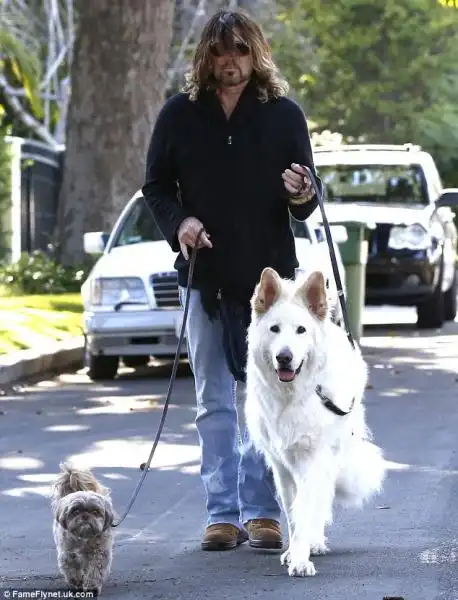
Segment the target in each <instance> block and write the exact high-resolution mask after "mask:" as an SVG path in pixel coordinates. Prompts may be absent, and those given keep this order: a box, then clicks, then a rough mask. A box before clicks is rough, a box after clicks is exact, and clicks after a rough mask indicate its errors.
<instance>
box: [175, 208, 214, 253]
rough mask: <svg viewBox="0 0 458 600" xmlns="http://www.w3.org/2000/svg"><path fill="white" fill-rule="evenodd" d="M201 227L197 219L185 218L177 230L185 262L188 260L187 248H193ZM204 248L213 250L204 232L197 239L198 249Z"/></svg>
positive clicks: (207, 235) (208, 236) (208, 237)
mask: <svg viewBox="0 0 458 600" xmlns="http://www.w3.org/2000/svg"><path fill="white" fill-rule="evenodd" d="M202 227H203V225H202V223H201V222H200V221H199V219H196V218H195V217H187V218H186V219H185V220H184V221H183V222H182V223H181V225H180V227H179V228H178V234H177V235H178V242H179V244H180V248H181V252H182V254H183V256H184V258H185V260H188V259H189V253H188V246H189V247H190V248H194V246H195V245H196V239H197V234H198V233H199V231H200V230H201V228H202ZM203 246H206V247H207V248H213V246H212V243H211V242H210V235H209V234H208V233H207V232H206V231H204V232H202V235H201V236H200V239H199V244H198V248H202V247H203Z"/></svg>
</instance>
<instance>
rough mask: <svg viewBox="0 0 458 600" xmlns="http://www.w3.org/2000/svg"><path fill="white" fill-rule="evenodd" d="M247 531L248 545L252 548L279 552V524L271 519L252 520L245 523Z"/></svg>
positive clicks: (280, 535)
mask: <svg viewBox="0 0 458 600" xmlns="http://www.w3.org/2000/svg"><path fill="white" fill-rule="evenodd" d="M245 527H246V530H247V531H248V539H249V541H248V543H249V545H250V546H251V547H252V548H265V549H266V550H281V548H282V546H283V539H282V534H281V529H280V523H278V521H274V520H273V519H252V520H251V521H248V523H245Z"/></svg>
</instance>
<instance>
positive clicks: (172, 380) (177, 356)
mask: <svg viewBox="0 0 458 600" xmlns="http://www.w3.org/2000/svg"><path fill="white" fill-rule="evenodd" d="M204 231H205V228H204V227H202V228H201V229H200V230H199V233H198V234H197V237H196V242H195V244H194V248H193V249H192V254H191V261H190V264H189V272H188V283H187V288H186V301H185V306H184V312H183V320H182V322H181V331H180V337H179V339H178V345H177V350H176V352H175V359H174V361H173V367H172V374H171V376H170V381H169V388H168V390H167V395H166V397H165V402H164V408H163V409H162V416H161V421H160V423H159V427H158V429H157V432H156V437H155V438H154V443H153V446H152V448H151V452H150V455H149V457H148V460H147V461H146V463H142V464H141V465H140V469H141V470H142V471H143V473H142V475H141V477H140V479H139V481H138V484H137V487H136V488H135V490H134V492H133V494H132V496H131V498H130V500H129V502H128V504H127V507H126V509H125V510H124V513H123V514H122V516H121V517H120V518H119V519H118V520H117V521H114V522H113V523H112V524H111V526H112V527H118V526H119V525H120V524H121V523H122V522H123V521H124V519H125V518H126V517H127V515H128V514H129V512H130V509H131V508H132V506H133V504H134V502H135V500H136V499H137V496H138V493H139V492H140V488H141V487H142V485H143V482H144V481H145V477H146V475H147V474H148V470H149V467H150V464H151V461H152V460H153V456H154V453H155V452H156V447H157V445H158V442H159V438H160V437H161V433H162V429H163V427H164V423H165V417H166V416H167V411H168V408H169V403H170V397H171V395H172V389H173V384H174V383H175V378H176V374H177V369H178V362H179V360H180V350H181V344H182V343H183V336H184V332H185V329H186V321H187V319H188V310H189V300H190V297H191V283H192V277H193V274H194V265H195V263H196V257H197V250H198V243H199V240H200V237H201V235H202V233H203V232H204Z"/></svg>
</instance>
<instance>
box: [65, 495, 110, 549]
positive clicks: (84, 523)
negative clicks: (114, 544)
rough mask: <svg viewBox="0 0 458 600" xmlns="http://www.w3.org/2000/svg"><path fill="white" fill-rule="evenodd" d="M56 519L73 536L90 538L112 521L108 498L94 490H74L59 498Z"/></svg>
mask: <svg viewBox="0 0 458 600" xmlns="http://www.w3.org/2000/svg"><path fill="white" fill-rule="evenodd" d="M56 519H57V521H58V522H59V523H60V525H61V526H62V527H63V528H64V529H66V530H67V531H68V532H69V533H71V534H72V535H74V536H75V537H79V538H82V539H90V538H92V537H94V536H96V535H99V534H101V533H102V531H103V530H104V529H106V528H107V527H109V526H110V525H111V523H112V521H113V511H112V508H111V504H110V502H109V500H108V499H107V498H106V497H105V496H102V495H101V494H97V493H96V492H74V493H72V494H69V495H68V496H64V497H63V498H61V499H60V501H59V504H58V507H57V511H56Z"/></svg>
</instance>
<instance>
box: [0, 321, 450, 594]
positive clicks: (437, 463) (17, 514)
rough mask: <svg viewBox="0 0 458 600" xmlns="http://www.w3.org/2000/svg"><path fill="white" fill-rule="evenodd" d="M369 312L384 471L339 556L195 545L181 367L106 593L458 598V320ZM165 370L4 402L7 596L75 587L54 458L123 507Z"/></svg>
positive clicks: (83, 382) (197, 515) (338, 536)
mask: <svg viewBox="0 0 458 600" xmlns="http://www.w3.org/2000/svg"><path fill="white" fill-rule="evenodd" d="M401 313H402V314H401ZM396 315H397V316H396ZM395 316H396V319H397V324H393V322H394V321H395V319H394V317H395ZM365 320H366V322H373V323H378V325H377V326H372V327H368V328H367V329H366V331H365V337H364V338H363V340H362V345H363V349H364V353H365V356H366V358H367V360H368V362H369V364H370V367H371V375H370V386H371V388H370V389H368V391H367V397H366V404H367V411H368V419H369V423H370V425H371V427H372V429H373V431H374V434H375V438H376V441H377V442H378V443H379V444H380V445H381V446H382V447H383V448H384V449H385V454H386V459H387V461H389V468H390V471H389V476H388V480H387V483H386V486H385V490H384V492H383V494H382V495H381V496H380V497H379V498H377V499H376V501H374V502H373V503H372V504H370V505H369V506H367V507H366V508H365V509H363V510H362V511H347V512H342V511H338V512H337V513H336V518H335V524H334V525H333V526H332V527H331V529H330V531H329V544H330V546H331V550H332V552H331V553H330V554H329V555H327V556H324V557H318V558H316V559H315V564H316V567H317V571H318V573H317V575H316V577H313V578H305V579H296V578H289V577H288V575H287V572H286V570H285V569H284V568H283V567H282V566H281V565H280V562H279V554H277V553H268V552H261V551H256V550H253V549H250V548H249V547H248V546H247V545H246V544H245V545H243V546H241V547H239V548H238V549H237V550H235V551H231V552H224V553H205V552H202V551H201V550H200V547H199V542H200V536H201V533H202V528H203V520H204V511H203V508H204V496H203V490H202V486H201V483H200V478H199V475H198V469H199V448H198V445H197V435H196V430H195V427H194V415H195V410H194V398H193V386H192V380H191V379H190V377H189V372H188V370H187V368H186V365H183V368H182V369H181V370H180V376H179V378H178V380H177V382H176V384H175V388H174V396H173V401H172V405H171V408H170V411H169V415H168V419H167V422H166V426H165V430H164V434H163V438H162V441H161V443H160V444H159V446H158V451H157V454H156V457H155V460H154V469H153V470H152V471H151V472H150V473H149V474H148V476H147V478H146V480H145V483H144V487H143V488H142V490H141V492H140V496H139V497H138V499H137V502H136V503H135V504H134V507H133V509H132V512H131V514H130V515H129V517H128V518H127V519H126V521H124V523H123V525H122V526H121V527H120V528H119V529H117V530H115V531H116V540H115V555H114V562H113V573H112V576H111V578H110V580H109V582H108V584H107V585H106V587H105V588H104V591H103V592H102V594H103V597H110V598H125V599H134V598H148V599H158V600H159V599H160V600H169V599H170V600H172V599H173V600H175V599H176V600H178V599H180V600H181V599H183V600H191V599H192V600H207V599H212V600H213V599H215V600H222V599H251V598H256V599H257V598H259V599H260V600H273V599H277V598H285V599H286V598H287V599H288V600H298V599H301V600H302V599H304V598H310V599H313V600H322V599H323V600H324V599H327V600H346V599H358V600H366V599H367V600H382V599H383V598H386V597H396V598H397V597H402V598H404V599H409V600H435V599H440V600H457V599H458V579H457V565H456V561H457V558H458V535H457V532H456V527H457V524H458V454H457V452H456V449H457V445H458V444H457V440H458V409H457V401H458V396H457V391H458V377H457V360H456V356H457V353H458V324H457V323H453V324H448V325H447V326H446V327H445V328H444V329H443V331H442V332H441V333H439V334H438V333H437V332H427V333H421V334H419V333H418V332H417V331H416V330H415V328H414V327H413V326H412V325H411V323H412V322H413V320H414V319H413V318H412V312H411V311H410V312H409V311H408V310H407V311H401V312H399V311H398V312H397V313H396V314H394V313H391V312H389V311H388V312H383V311H380V310H369V311H367V313H366V319H365ZM169 374H170V365H168V364H163V365H155V366H152V367H149V368H147V369H145V370H143V371H142V372H141V373H137V374H134V373H133V372H132V371H131V370H129V369H124V370H123V371H122V372H121V375H120V377H119V378H118V380H116V381H115V382H113V383H111V384H103V385H96V384H93V383H91V382H90V381H89V380H88V379H87V378H86V376H85V374H84V373H83V372H81V373H69V374H65V375H62V376H60V377H58V378H56V379H53V380H49V381H42V382H39V383H37V384H34V385H29V386H24V387H18V388H16V389H15V390H14V391H12V392H11V393H9V392H8V393H5V394H4V395H3V396H1V397H0V432H1V434H0V585H1V586H3V587H4V588H9V590H10V591H11V592H12V595H11V597H12V598H13V597H15V596H14V590H21V591H23V590H24V589H27V590H44V591H49V590H64V589H65V585H64V584H63V583H62V580H61V578H60V576H59V575H58V572H57V567H56V558H55V550H54V546H53V540H52V531H51V525H52V523H51V514H50V510H49V500H48V498H47V497H46V494H47V493H48V491H49V484H50V482H51V481H52V479H53V477H54V475H55V473H56V472H57V469H58V462H59V461H60V460H62V459H63V458H65V457H71V458H72V459H74V460H75V461H76V462H78V463H79V464H85V465H89V466H91V467H92V468H94V471H95V473H96V474H97V475H98V476H99V477H100V478H101V479H102V481H103V482H104V483H105V484H107V485H109V486H110V487H111V488H112V494H113V498H114V503H115V506H116V508H117V509H118V511H119V512H122V511H123V509H124V507H125V505H126V503H127V501H128V499H129V497H130V494H131V492H132V490H133V488H134V487H135V485H136V483H137V481H138V477H139V476H140V471H139V465H140V463H141V462H143V461H144V460H146V458H147V456H148V454H149V448H150V441H151V439H152V437H153V436H154V433H155V430H156V427H157V425H158V423H159V419H160V412H161V406H162V403H163V400H164V396H165V393H166V390H167V385H168V376H169ZM0 594H1V592H0ZM0 597H1V595H0ZM16 597H19V596H16ZM48 597H49V596H48Z"/></svg>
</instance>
